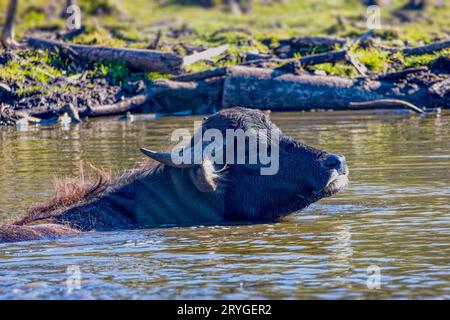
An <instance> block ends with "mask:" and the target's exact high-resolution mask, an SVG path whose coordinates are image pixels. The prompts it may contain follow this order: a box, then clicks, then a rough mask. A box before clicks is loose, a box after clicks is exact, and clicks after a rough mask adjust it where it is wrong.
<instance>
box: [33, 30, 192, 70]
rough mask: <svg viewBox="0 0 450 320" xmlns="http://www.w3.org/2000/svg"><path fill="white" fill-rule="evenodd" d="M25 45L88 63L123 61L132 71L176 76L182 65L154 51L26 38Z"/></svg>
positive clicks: (170, 56) (177, 60) (176, 57)
mask: <svg viewBox="0 0 450 320" xmlns="http://www.w3.org/2000/svg"><path fill="white" fill-rule="evenodd" d="M26 43H27V45H28V46H29V47H33V48H36V49H45V50H49V51H54V52H60V51H63V52H67V51H68V52H70V53H71V54H73V55H74V57H72V58H79V59H83V60H87V61H89V62H101V61H123V62H125V63H126V64H127V65H128V66H129V67H130V68H132V69H139V70H144V71H154V72H160V73H171V74H178V73H180V71H181V69H182V63H183V59H182V58H181V57H180V56H178V55H176V54H173V53H168V52H161V51H154V50H146V49H130V48H113V47H102V46H88V45H81V44H67V43H64V42H57V41H52V40H46V39H40V38H28V39H27V41H26Z"/></svg>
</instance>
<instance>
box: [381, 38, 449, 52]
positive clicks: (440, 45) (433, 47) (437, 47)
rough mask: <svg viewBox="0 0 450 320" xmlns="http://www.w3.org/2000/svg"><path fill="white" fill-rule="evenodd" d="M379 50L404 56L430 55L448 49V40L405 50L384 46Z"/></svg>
mask: <svg viewBox="0 0 450 320" xmlns="http://www.w3.org/2000/svg"><path fill="white" fill-rule="evenodd" d="M378 47H379V48H380V49H382V50H385V51H389V52H392V53H396V52H401V53H403V54H404V55H405V56H413V55H422V54H426V53H432V52H435V51H441V50H444V49H447V48H450V40H443V41H439V42H434V43H430V44H427V45H424V46H419V47H405V48H392V47H386V46H378Z"/></svg>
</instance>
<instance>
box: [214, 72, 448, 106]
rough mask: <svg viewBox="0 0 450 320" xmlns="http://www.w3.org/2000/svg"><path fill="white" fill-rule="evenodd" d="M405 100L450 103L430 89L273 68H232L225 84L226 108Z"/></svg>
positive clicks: (417, 103)
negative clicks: (400, 86) (407, 87)
mask: <svg viewBox="0 0 450 320" xmlns="http://www.w3.org/2000/svg"><path fill="white" fill-rule="evenodd" d="M384 99H391V100H392V99H395V100H403V101H406V102H409V103H412V104H416V105H419V106H421V107H439V106H442V105H444V104H448V103H449V101H448V99H447V98H445V97H441V96H438V95H433V94H431V93H430V92H429V90H428V88H425V87H419V88H417V90H416V91H415V92H409V91H408V92H402V91H401V90H399V88H398V87H396V86H395V84H393V83H391V82H383V81H377V80H370V79H367V78H366V79H348V78H342V77H333V76H311V75H298V76H297V75H293V74H284V73H281V72H278V71H274V70H271V69H258V68H249V67H241V66H234V67H230V68H229V69H228V72H227V76H226V78H225V82H224V89H223V97H222V107H223V108H228V107H232V106H236V105H239V106H242V107H249V108H260V109H271V110H280V111H281V110H292V111H294V110H309V109H341V110H342V109H348V107H349V106H350V104H351V103H354V102H368V101H374V100H384Z"/></svg>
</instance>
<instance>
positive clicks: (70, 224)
mask: <svg viewBox="0 0 450 320" xmlns="http://www.w3.org/2000/svg"><path fill="white" fill-rule="evenodd" d="M201 127H202V130H205V129H210V128H214V129H218V130H220V131H221V132H223V131H225V130H227V129H243V130H249V129H267V130H272V131H271V132H277V133H278V134H279V143H278V153H279V169H278V171H277V173H276V174H273V175H261V174H260V171H259V170H257V169H259V168H258V167H259V165H258V164H253V165H247V164H226V165H225V166H223V165H216V164H215V163H211V162H208V161H204V162H203V163H200V164H194V165H186V164H181V165H180V164H178V165H177V164H175V163H174V162H173V161H172V158H171V157H170V154H166V153H158V152H153V151H150V150H147V149H143V152H144V153H145V154H146V155H147V156H149V157H151V158H153V160H156V161H157V163H153V164H151V165H148V166H146V167H145V168H142V169H139V170H136V171H135V172H133V173H128V174H125V175H123V176H122V177H119V178H117V179H116V180H114V181H111V180H110V179H109V177H108V176H107V175H105V174H104V173H103V172H99V179H98V180H97V181H95V182H80V180H77V181H66V182H64V183H62V184H60V186H57V187H56V190H55V192H56V195H55V196H54V197H53V198H52V199H51V200H50V201H48V202H47V203H45V204H42V205H40V206H37V207H34V208H31V209H29V210H28V211H27V212H26V213H25V214H24V216H23V217H21V218H20V219H18V220H16V221H13V222H10V223H7V224H3V225H1V226H0V241H3V242H5V241H20V240H31V239H40V238H45V237H55V236H59V235H61V234H74V233H79V232H83V231H90V230H119V229H132V228H154V227H167V226H188V225H211V224H226V223H235V222H236V223H238V222H261V221H273V220H276V219H277V218H279V217H281V216H284V215H287V214H289V213H292V212H295V211H298V210H301V209H303V208H305V207H306V206H308V205H309V204H311V203H313V202H315V201H317V200H319V199H321V198H323V197H328V196H331V195H333V194H335V193H336V192H339V191H341V190H342V189H343V188H345V187H346V185H347V183H348V179H347V176H348V168H347V165H346V162H345V159H344V157H343V156H340V155H337V154H332V153H327V152H324V151H321V150H318V149H315V148H312V147H309V146H306V145H304V144H302V143H300V142H297V141H295V140H294V139H292V138H291V137H289V136H287V135H284V134H283V133H282V132H281V131H280V129H278V127H277V126H276V125H275V124H274V123H272V122H271V120H270V116H269V114H267V113H265V112H262V111H259V110H254V109H244V108H230V109H225V110H222V111H220V112H218V113H216V114H214V115H211V116H210V117H208V118H206V119H205V120H204V121H203V123H202V125H201Z"/></svg>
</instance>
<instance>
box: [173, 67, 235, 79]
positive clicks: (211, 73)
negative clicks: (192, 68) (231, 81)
mask: <svg viewBox="0 0 450 320" xmlns="http://www.w3.org/2000/svg"><path fill="white" fill-rule="evenodd" d="M226 73H227V68H226V67H219V68H213V69H208V70H204V71H200V72H195V73H186V74H182V75H179V76H175V77H173V78H172V80H174V81H197V80H204V79H208V78H215V77H222V76H224V75H225V74H226Z"/></svg>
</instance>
